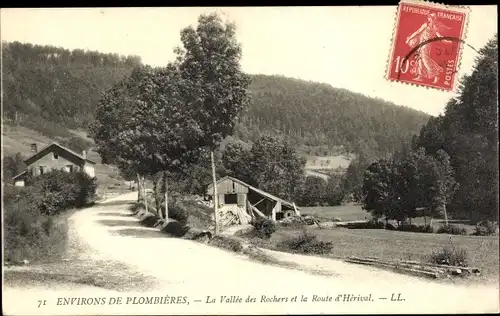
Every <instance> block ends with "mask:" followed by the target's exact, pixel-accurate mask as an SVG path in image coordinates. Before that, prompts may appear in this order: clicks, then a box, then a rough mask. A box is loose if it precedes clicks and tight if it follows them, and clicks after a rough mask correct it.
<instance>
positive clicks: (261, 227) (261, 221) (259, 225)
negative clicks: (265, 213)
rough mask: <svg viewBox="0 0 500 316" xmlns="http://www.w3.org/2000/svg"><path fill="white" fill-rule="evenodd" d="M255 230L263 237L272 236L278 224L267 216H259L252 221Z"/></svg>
mask: <svg viewBox="0 0 500 316" xmlns="http://www.w3.org/2000/svg"><path fill="white" fill-rule="evenodd" d="M252 225H253V227H255V232H256V233H257V235H258V236H259V237H261V238H267V239H269V238H271V235H272V234H273V233H274V232H275V231H276V224H275V223H274V221H272V220H270V219H267V218H260V217H259V218H257V219H255V220H253V221H252Z"/></svg>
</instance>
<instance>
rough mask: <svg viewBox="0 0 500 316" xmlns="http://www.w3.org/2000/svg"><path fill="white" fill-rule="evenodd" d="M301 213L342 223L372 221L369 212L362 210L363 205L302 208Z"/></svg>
mask: <svg viewBox="0 0 500 316" xmlns="http://www.w3.org/2000/svg"><path fill="white" fill-rule="evenodd" d="M300 213H301V214H305V215H313V216H315V217H317V218H319V219H322V220H332V219H333V218H339V219H341V220H342V221H358V220H364V219H365V217H366V219H371V216H370V214H369V213H368V212H365V211H363V209H361V205H358V204H348V205H342V206H314V207H301V208H300Z"/></svg>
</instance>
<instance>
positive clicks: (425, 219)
mask: <svg viewBox="0 0 500 316" xmlns="http://www.w3.org/2000/svg"><path fill="white" fill-rule="evenodd" d="M424 225H425V226H427V216H425V215H424Z"/></svg>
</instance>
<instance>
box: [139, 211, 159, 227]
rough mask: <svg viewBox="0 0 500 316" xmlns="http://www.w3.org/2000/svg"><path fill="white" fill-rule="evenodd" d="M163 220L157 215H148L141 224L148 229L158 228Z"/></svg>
mask: <svg viewBox="0 0 500 316" xmlns="http://www.w3.org/2000/svg"><path fill="white" fill-rule="evenodd" d="M160 220H161V218H160V217H159V216H158V215H155V214H146V215H145V216H144V217H143V218H142V219H141V220H140V223H141V224H142V225H144V226H147V227H156V226H157V225H158V222H159V221H160Z"/></svg>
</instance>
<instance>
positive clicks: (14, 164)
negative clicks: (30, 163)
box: [2, 153, 26, 183]
mask: <svg viewBox="0 0 500 316" xmlns="http://www.w3.org/2000/svg"><path fill="white" fill-rule="evenodd" d="M2 167H3V170H2V179H3V181H5V182H7V183H11V182H12V177H14V176H16V175H18V174H20V173H21V172H23V171H24V170H26V164H25V163H24V157H23V155H22V154H21V153H17V154H15V155H12V156H6V157H3V166H2Z"/></svg>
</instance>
